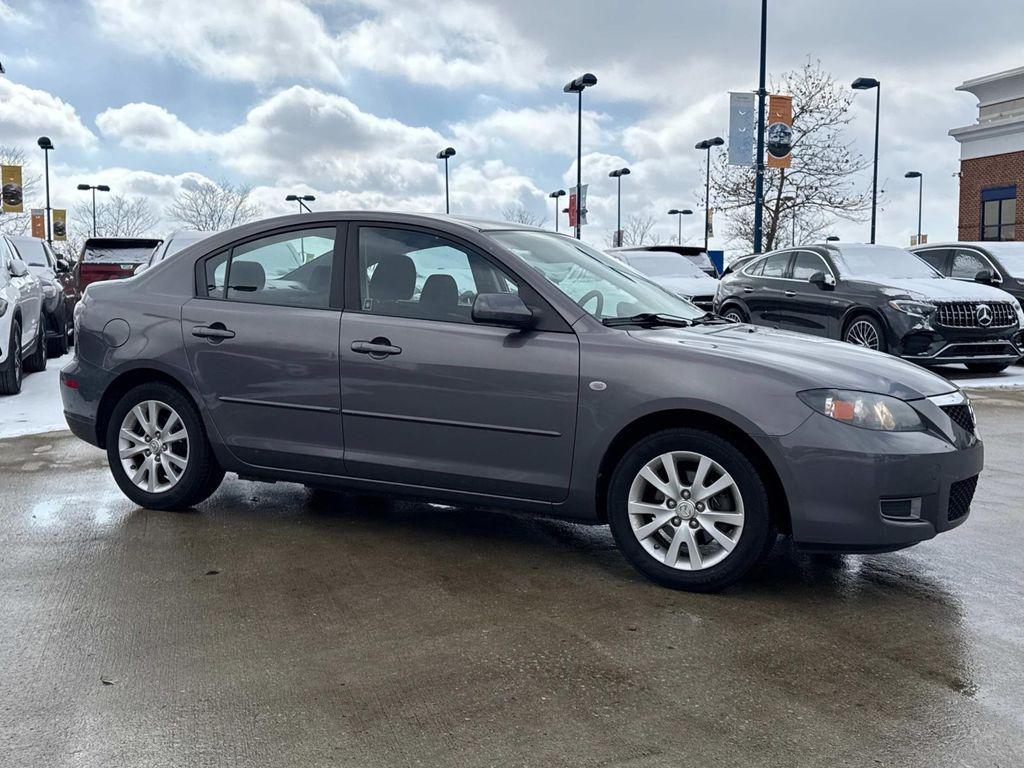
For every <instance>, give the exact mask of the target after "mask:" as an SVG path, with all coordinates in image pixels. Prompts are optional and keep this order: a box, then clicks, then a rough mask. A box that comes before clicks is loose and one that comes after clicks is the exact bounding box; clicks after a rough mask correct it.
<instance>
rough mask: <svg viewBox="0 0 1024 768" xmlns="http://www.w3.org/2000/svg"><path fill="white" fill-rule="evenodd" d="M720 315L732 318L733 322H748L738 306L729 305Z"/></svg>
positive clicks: (728, 318)
mask: <svg viewBox="0 0 1024 768" xmlns="http://www.w3.org/2000/svg"><path fill="white" fill-rule="evenodd" d="M722 317H724V318H725V319H726V320H732V321H733V322H734V323H749V322H750V320H749V319H747V316H746V314H745V313H744V312H743V310H742V309H740V308H739V307H729V308H728V309H727V310H725V312H723V313H722Z"/></svg>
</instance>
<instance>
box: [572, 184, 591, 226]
mask: <svg viewBox="0 0 1024 768" xmlns="http://www.w3.org/2000/svg"><path fill="white" fill-rule="evenodd" d="M588 186H590V185H589V184H584V185H583V194H582V195H578V194H577V193H576V187H572V188H570V189H569V226H570V227H575V226H576V217H577V216H579V218H580V226H582V225H584V224H586V223H587V187H588Z"/></svg>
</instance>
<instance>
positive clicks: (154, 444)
mask: <svg viewBox="0 0 1024 768" xmlns="http://www.w3.org/2000/svg"><path fill="white" fill-rule="evenodd" d="M162 449H163V445H162V444H161V443H160V441H159V440H150V441H149V450H151V451H152V452H153V453H160V451H161V450H162Z"/></svg>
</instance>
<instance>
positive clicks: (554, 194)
mask: <svg viewBox="0 0 1024 768" xmlns="http://www.w3.org/2000/svg"><path fill="white" fill-rule="evenodd" d="M564 194H565V190H564V189H558V190H555V191H554V192H552V193H551V194H550V195H548V197H553V198H554V199H555V200H557V199H558V198H560V197H562V196H563V195H564Z"/></svg>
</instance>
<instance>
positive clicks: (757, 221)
mask: <svg viewBox="0 0 1024 768" xmlns="http://www.w3.org/2000/svg"><path fill="white" fill-rule="evenodd" d="M767 44H768V0H761V57H760V64H759V68H758V80H757V162H756V163H755V170H754V253H760V252H761V230H762V228H763V223H764V101H765V97H766V96H767V95H768V91H767V90H765V87H764V80H765V69H766V66H765V64H766V51H765V49H766V48H767Z"/></svg>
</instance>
